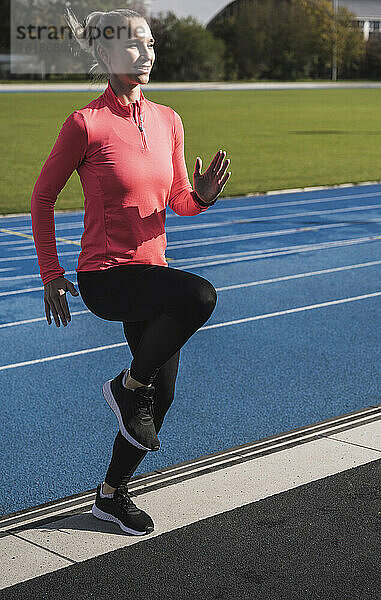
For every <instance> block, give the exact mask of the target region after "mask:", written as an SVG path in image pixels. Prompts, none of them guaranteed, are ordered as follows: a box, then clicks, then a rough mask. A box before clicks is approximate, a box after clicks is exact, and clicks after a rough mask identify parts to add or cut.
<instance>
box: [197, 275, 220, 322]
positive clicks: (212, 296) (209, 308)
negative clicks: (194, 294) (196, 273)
mask: <svg viewBox="0 0 381 600" xmlns="http://www.w3.org/2000/svg"><path fill="white" fill-rule="evenodd" d="M197 300H198V306H199V310H200V312H202V314H203V315H204V316H205V317H206V319H208V318H209V317H210V315H211V314H212V312H213V311H214V309H215V306H216V304H217V291H216V289H215V287H214V286H213V285H212V284H211V283H210V281H207V280H206V279H205V280H204V283H203V285H201V286H200V287H199V293H198V298H197Z"/></svg>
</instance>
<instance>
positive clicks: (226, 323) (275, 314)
mask: <svg viewBox="0 0 381 600" xmlns="http://www.w3.org/2000/svg"><path fill="white" fill-rule="evenodd" d="M376 296H381V292H374V293H372V294H364V295H362V296H353V297H351V298H341V299H340V300H330V301H329V302H321V303H320V304H310V305H308V306H299V307H297V308H289V309H286V310H281V311H278V312H273V313H266V314H263V315H256V316H254V317H245V318H244V319H235V320H234V321H224V322H223V323H215V324H213V325H204V326H203V327H201V328H200V329H198V330H197V331H196V332H195V333H198V332H199V331H206V330H207V329H216V328H217V327H227V326H229V325H238V324H240V323H248V322H250V321H259V320H261V319H268V318H270V317H279V316H281V315H289V314H292V313H297V312H301V311H304V310H313V309H316V308H322V307H326V306H334V305H336V304H344V303H346V302H354V301H356V300H365V299H366V298H374V297H376ZM121 346H127V342H119V343H117V344H109V345H107V346H99V347H97V348H86V349H85V350H77V351H75V352H68V353H66V354H57V355H55V356H46V357H43V358H37V359H35V360H27V361H24V362H20V363H13V364H9V365H2V366H0V371H4V370H6V369H14V368H16V367H25V366H27V365H35V364H39V363H43V362H48V361H51V360H58V359H59V358H68V357H71V356H78V355H81V354H89V353H90V352H99V351H100V350H109V349H110V348H119V347H121Z"/></svg>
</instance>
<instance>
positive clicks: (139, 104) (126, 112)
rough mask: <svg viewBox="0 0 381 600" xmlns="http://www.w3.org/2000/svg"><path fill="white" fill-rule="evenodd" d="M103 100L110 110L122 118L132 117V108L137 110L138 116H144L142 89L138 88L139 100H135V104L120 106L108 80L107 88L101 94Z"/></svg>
mask: <svg viewBox="0 0 381 600" xmlns="http://www.w3.org/2000/svg"><path fill="white" fill-rule="evenodd" d="M103 96H104V99H105V101H106V103H107V105H108V106H109V107H110V108H111V110H112V111H113V112H115V113H117V114H118V115H121V116H122V117H131V116H134V107H135V110H136V108H137V110H138V113H140V115H143V114H144V111H145V97H144V95H143V92H142V88H140V99H138V100H135V102H129V103H128V104H122V103H121V101H120V100H119V98H118V96H117V95H116V94H115V92H114V90H113V89H112V87H111V85H110V80H108V83H107V87H106V89H105V91H104V92H103Z"/></svg>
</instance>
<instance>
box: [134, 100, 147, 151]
mask: <svg viewBox="0 0 381 600" xmlns="http://www.w3.org/2000/svg"><path fill="white" fill-rule="evenodd" d="M135 107H136V104H135V102H134V113H135ZM135 122H136V124H137V126H138V127H139V129H140V133H141V134H142V142H143V148H145V150H148V145H147V137H146V132H145V129H144V127H143V121H142V117H141V114H140V112H139V123H138V121H137V119H136V117H135Z"/></svg>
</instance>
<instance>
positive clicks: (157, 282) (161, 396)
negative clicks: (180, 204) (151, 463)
mask: <svg viewBox="0 0 381 600" xmlns="http://www.w3.org/2000/svg"><path fill="white" fill-rule="evenodd" d="M77 282H78V288H79V291H80V294H81V297H82V299H83V301H84V303H85V305H86V306H87V308H88V309H89V310H90V311H91V312H92V313H94V314H95V315H96V316H98V317H100V318H102V319H106V320H108V321H122V322H123V330H124V335H125V337H126V340H127V342H128V345H129V347H130V349H131V353H132V355H133V360H132V362H131V366H130V369H131V377H133V378H134V379H137V380H138V381H139V382H140V383H144V384H145V385H149V384H150V383H152V384H153V386H154V387H155V394H154V404H153V411H154V423H155V428H156V432H157V433H158V432H159V430H160V428H161V425H162V423H163V421H164V417H165V414H166V412H167V411H168V409H169V407H170V405H171V403H172V401H173V398H174V392H175V381H176V377H177V371H178V366H179V358H180V349H181V348H182V346H183V345H184V344H185V342H186V341H187V340H188V339H189V338H190V337H191V336H192V335H193V334H194V333H195V332H196V331H197V329H199V328H200V327H202V325H203V324H204V323H205V322H206V321H207V320H208V319H209V317H210V316H211V314H212V312H213V310H214V308H215V306H216V303H217V292H216V290H215V288H214V286H213V285H212V284H211V283H210V282H209V281H208V280H207V279H204V278H203V277H200V276H199V275H194V274H193V273H189V272H188V271H181V270H180V269H174V268H172V267H163V266H161V265H146V264H144V265H143V264H131V265H123V266H116V267H110V268H109V269H105V270H103V271H78V272H77ZM147 452H148V451H147V450H140V448H137V447H136V446H133V445H132V444H130V442H129V441H128V440H126V438H124V437H123V436H122V434H121V433H120V431H118V434H117V436H116V438H115V441H114V446H113V452H112V458H111V462H110V465H109V467H108V471H107V474H106V477H105V482H106V483H107V484H108V485H110V486H112V487H118V486H119V485H120V484H121V483H122V482H123V483H125V482H128V481H129V480H130V478H131V477H132V474H133V473H134V471H135V470H136V468H137V467H138V466H139V464H140V463H141V461H142V460H143V458H144V457H145V455H146V454H147Z"/></svg>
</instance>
